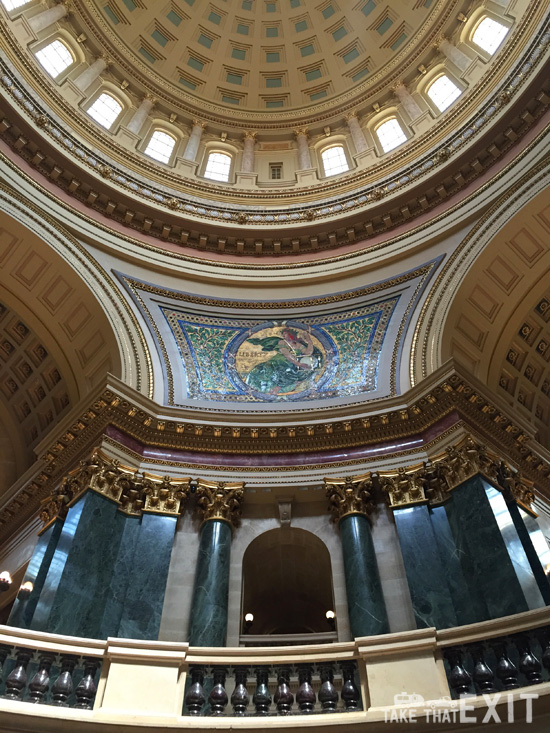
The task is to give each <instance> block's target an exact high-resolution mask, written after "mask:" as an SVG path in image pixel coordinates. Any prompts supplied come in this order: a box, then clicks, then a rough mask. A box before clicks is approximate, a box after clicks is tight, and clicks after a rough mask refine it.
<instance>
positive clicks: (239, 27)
mask: <svg viewBox="0 0 550 733" xmlns="http://www.w3.org/2000/svg"><path fill="white" fill-rule="evenodd" d="M249 32H250V27H249V26H247V25H244V23H239V24H238V25H237V33H240V34H241V36H247V35H248V34H249Z"/></svg>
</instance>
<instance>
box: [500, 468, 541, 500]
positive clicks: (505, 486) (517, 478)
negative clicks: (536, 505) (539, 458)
mask: <svg viewBox="0 0 550 733" xmlns="http://www.w3.org/2000/svg"><path fill="white" fill-rule="evenodd" d="M499 484H500V485H501V486H502V493H503V494H504V495H505V496H506V498H507V499H508V500H513V501H516V502H517V503H518V504H521V505H522V506H524V507H526V508H527V509H529V510H531V505H532V504H533V502H534V501H535V493H534V491H533V482H532V481H528V480H527V479H525V478H523V477H522V476H521V475H520V474H519V473H518V472H517V471H512V469H511V468H510V466H508V464H507V463H505V462H504V461H502V462H501V464H500V472H499Z"/></svg>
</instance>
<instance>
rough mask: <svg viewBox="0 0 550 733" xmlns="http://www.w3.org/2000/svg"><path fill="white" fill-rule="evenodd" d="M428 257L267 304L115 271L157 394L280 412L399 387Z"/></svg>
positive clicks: (169, 400) (188, 402)
mask: <svg viewBox="0 0 550 733" xmlns="http://www.w3.org/2000/svg"><path fill="white" fill-rule="evenodd" d="M437 264H438V262H437V261H432V262H429V263H427V264H426V265H424V266H422V267H420V268H418V269H417V270H414V271H411V272H408V273H404V274H403V275H401V276H400V277H398V278H394V279H392V280H391V281H387V282H383V283H375V284H372V285H371V286H369V287H366V288H362V289H359V290H354V291H348V292H345V293H336V294H334V295H332V296H328V297H324V298H322V299H315V298H313V299H310V300H304V301H300V302H297V301H275V302H272V303H269V304H261V303H256V302H253V301H236V300H235V301H216V300H213V299H206V298H200V297H197V296H192V295H190V294H187V293H182V292H176V291H169V290H163V289H161V288H158V287H157V286H155V285H153V284H150V283H145V282H141V281H138V280H134V279H132V278H129V277H126V276H124V275H121V274H119V275H118V276H119V277H120V279H121V280H122V282H123V283H124V284H125V286H126V288H127V290H128V291H129V293H130V294H131V296H132V298H133V299H134V300H135V301H136V302H137V304H138V305H139V308H140V310H141V312H142V313H143V315H144V317H145V318H146V320H147V325H148V328H149V330H150V332H151V335H152V336H153V338H154V340H155V343H156V346H157V350H158V353H159V357H160V358H161V360H162V362H163V365H164V367H165V375H166V384H165V403H166V404H168V405H174V406H185V407H200V408H203V409H204V408H206V409H218V410H219V409H222V410H230V409H234V408H238V409H239V410H243V411H248V412H255V411H261V410H266V409H268V410H269V411H273V410H275V411H277V410H284V411H287V412H288V411H292V410H295V409H300V408H301V409H304V408H306V407H309V406H312V405H311V403H313V402H319V401H322V402H326V403H329V404H330V403H333V404H334V403H335V404H344V403H348V402H350V401H351V402H357V401H364V400H365V399H368V400H371V399H378V398H381V397H386V396H388V395H391V394H395V393H397V392H399V387H398V384H397V373H398V366H399V361H400V358H401V351H402V341H403V336H404V334H405V332H406V326H407V323H408V320H409V318H410V314H411V312H412V310H413V308H414V306H415V304H416V303H417V302H418V300H419V298H420V297H421V294H422V292H423V290H424V288H425V286H426V284H427V282H428V280H429V279H430V277H431V275H432V273H433V271H434V269H435V268H436V266H437ZM266 305H268V307H269V310H266ZM214 406H215V407H214ZM327 406H328V404H327Z"/></svg>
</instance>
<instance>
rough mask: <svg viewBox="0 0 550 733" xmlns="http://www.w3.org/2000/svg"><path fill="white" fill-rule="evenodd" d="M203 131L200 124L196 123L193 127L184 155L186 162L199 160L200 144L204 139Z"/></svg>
mask: <svg viewBox="0 0 550 733" xmlns="http://www.w3.org/2000/svg"><path fill="white" fill-rule="evenodd" d="M202 130H203V127H202V125H200V124H199V123H198V122H195V123H194V125H193V129H192V130H191V134H190V135H189V140H188V141H187V145H186V146H185V152H184V154H183V157H184V158H185V160H192V161H195V160H196V159H197V153H198V152H199V144H200V141H201V137H202Z"/></svg>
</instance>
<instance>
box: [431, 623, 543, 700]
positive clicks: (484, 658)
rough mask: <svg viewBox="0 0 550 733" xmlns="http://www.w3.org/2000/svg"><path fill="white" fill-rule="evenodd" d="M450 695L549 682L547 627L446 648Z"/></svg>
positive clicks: (500, 690)
mask: <svg viewBox="0 0 550 733" xmlns="http://www.w3.org/2000/svg"><path fill="white" fill-rule="evenodd" d="M443 657H444V660H445V670H446V672H447V679H448V682H449V687H450V688H451V692H452V696H453V697H454V698H458V697H460V696H462V695H482V694H492V693H495V692H503V691H509V690H515V689H517V688H520V687H528V686H530V685H538V684H540V683H541V682H549V681H550V627H549V626H545V627H542V628H539V629H532V630H530V629H529V630H525V631H522V632H521V633H519V634H510V635H507V636H498V637H495V638H490V639H487V640H486V641H481V642H474V643H471V644H461V645H457V646H451V647H446V648H445V649H444V651H443Z"/></svg>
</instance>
